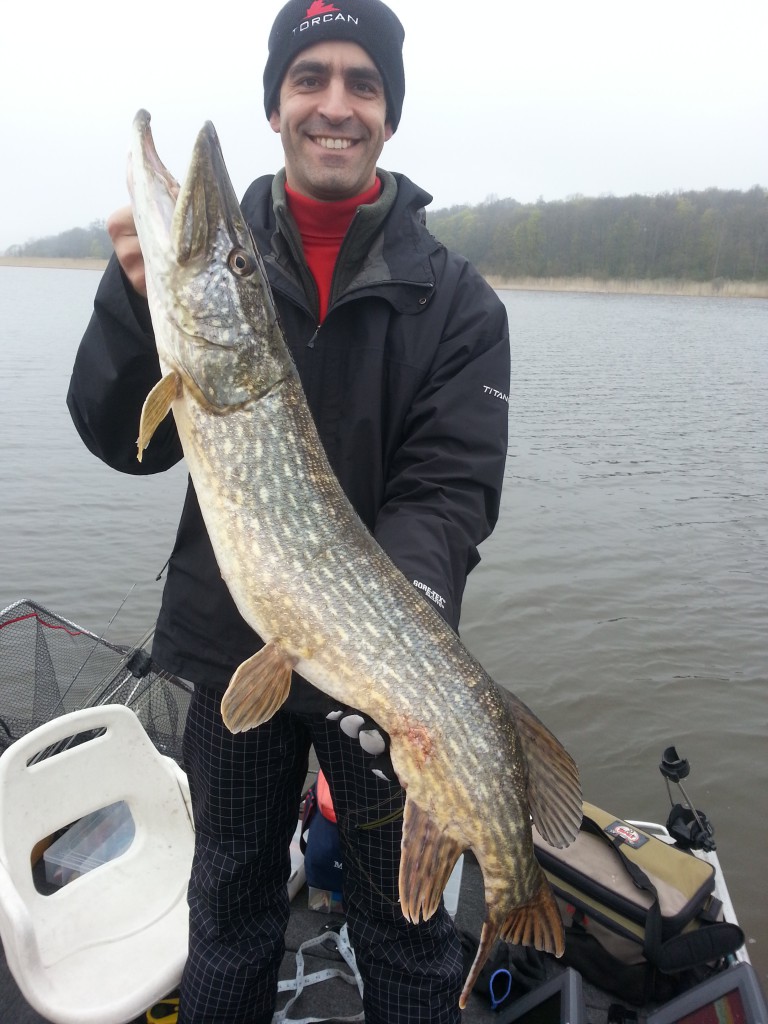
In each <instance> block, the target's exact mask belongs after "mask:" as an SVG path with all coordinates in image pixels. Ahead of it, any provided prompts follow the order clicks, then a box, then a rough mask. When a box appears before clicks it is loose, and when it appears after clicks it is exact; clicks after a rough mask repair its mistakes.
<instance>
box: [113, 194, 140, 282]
mask: <svg viewBox="0 0 768 1024" xmlns="http://www.w3.org/2000/svg"><path fill="white" fill-rule="evenodd" d="M107 231H108V232H109V237H110V238H111V239H112V245H113V246H114V248H115V255H116V256H117V259H118V262H119V263H120V266H121V267H122V268H123V272H124V273H125V276H126V277H127V278H128V280H129V281H130V282H131V285H132V286H133V288H134V290H135V291H137V292H138V293H139V295H143V296H144V297H145V298H146V296H147V281H146V277H145V275H144V256H143V254H142V251H141V246H140V245H139V236H138V235H137V233H136V224H135V222H134V220H133V212H132V210H131V208H130V206H124V207H122V208H121V209H119V210H115V212H114V213H113V214H112V215H111V216H110V217H109V218H108V220H107Z"/></svg>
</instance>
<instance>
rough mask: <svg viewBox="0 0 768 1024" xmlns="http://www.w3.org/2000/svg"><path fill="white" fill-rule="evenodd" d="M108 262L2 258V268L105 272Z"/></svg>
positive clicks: (47, 257)
mask: <svg viewBox="0 0 768 1024" xmlns="http://www.w3.org/2000/svg"><path fill="white" fill-rule="evenodd" d="M106 265H107V260H96V259H75V258H73V257H69V256H61V257H56V256H0V267H34V268H40V269H45V270H103V269H104V268H105V267H106Z"/></svg>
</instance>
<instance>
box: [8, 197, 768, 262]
mask: <svg viewBox="0 0 768 1024" xmlns="http://www.w3.org/2000/svg"><path fill="white" fill-rule="evenodd" d="M427 225H428V227H429V229H430V231H431V232H432V233H433V234H434V235H435V236H436V237H437V238H439V239H440V241H441V242H444V243H445V244H446V245H447V246H448V247H449V248H451V249H455V250H456V251H458V252H460V253H462V254H463V255H464V256H466V257H467V258H468V259H470V260H471V261H472V262H473V263H474V264H475V266H477V268H478V269H479V270H480V271H481V272H482V273H483V274H486V275H487V276H493V277H497V278H501V279H513V278H521V277H527V278H549V277H559V278H563V277H565V278H568V277H589V278H594V279H597V280H624V281H632V280H665V279H666V280H678V281H719V280H731V281H768V190H766V189H764V188H760V187H758V186H755V187H754V188H752V189H750V190H749V191H748V192H736V191H724V190H721V189H714V188H713V189H707V190H706V191H704V192H676V193H666V194H663V195H657V196H641V195H633V196H626V197H623V198H616V197H614V196H601V197H600V198H596V199H590V198H586V197H584V196H573V197H571V198H569V199H565V200H562V201H557V202H544V201H543V200H542V201H539V202H538V203H525V204H524V203H518V202H517V201H516V200H514V199H490V200H488V201H486V202H484V203H480V204H479V205H477V206H453V207H451V208H450V209H444V210H436V211H434V212H431V211H428V213H427ZM111 252H112V245H111V243H110V240H109V236H108V235H107V231H106V228H105V224H104V221H94V222H93V224H91V225H90V226H89V227H87V228H72V229H71V230H69V231H65V232H63V233H62V234H60V235H55V236H52V237H49V238H40V239H36V240H34V241H30V242H26V243H25V244H23V245H14V246H11V248H10V249H8V250H7V251H6V253H5V255H6V256H27V257H34V256H37V257H65V258H66V257H69V258H83V257H91V258H97V259H106V258H107V257H108V256H109V255H110V253H111Z"/></svg>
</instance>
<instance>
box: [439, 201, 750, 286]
mask: <svg viewBox="0 0 768 1024" xmlns="http://www.w3.org/2000/svg"><path fill="white" fill-rule="evenodd" d="M427 225H428V227H429V230H430V231H431V232H432V234H433V235H435V237H436V238H438V239H439V240H440V241H441V242H443V243H444V244H445V245H446V246H448V247H449V248H451V249H455V250H457V251H458V252H460V253H462V254H463V255H464V256H466V257H467V258H468V259H469V260H470V261H471V262H472V263H474V264H475V266H477V268H478V269H479V270H480V271H481V272H482V273H484V274H486V275H489V276H491V275H492V276H496V277H500V278H507V279H509V278H516V277H533V278H544V277H591V278H596V279H598V280H608V279H618V280H638V279H648V280H654V279H673V280H691V281H717V280H734V281H765V280H768V190H766V189H764V188H761V187H759V186H755V187H754V188H752V189H750V190H749V191H748V192H738V191H725V190H721V189H714V188H713V189H707V190H706V191H703V192H679V193H674V194H670V193H666V194H662V195H656V196H642V195H632V196H626V197H623V198H616V197H614V196H601V197H599V198H586V197H584V196H573V197H571V198H569V199H566V200H563V201H557V202H543V201H539V202H538V203H528V204H523V203H518V202H516V201H515V200H514V199H490V200H488V201H486V202H484V203H481V204H480V205H478V206H454V207H451V208H450V209H444V210H437V211H435V212H434V213H432V212H429V211H428V213H427Z"/></svg>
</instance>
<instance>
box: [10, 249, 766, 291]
mask: <svg viewBox="0 0 768 1024" xmlns="http://www.w3.org/2000/svg"><path fill="white" fill-rule="evenodd" d="M106 265H107V260H105V259H84V258H81V259H75V258H72V257H46V256H0V267H28V268H41V269H47V270H104V268H105V267H106ZM484 276H485V279H486V281H487V282H488V284H489V285H490V286H491V287H492V288H495V289H496V290H498V291H526V292H584V293H593V294H604V295H681V296H693V297H696V298H715V299H768V281H726V280H722V279H719V280H715V281H673V280H643V279H637V280H634V281H622V280H618V279H609V280H599V279H598V278H595V277H515V278H505V277H499V276H498V275H495V274H485V275H484Z"/></svg>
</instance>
